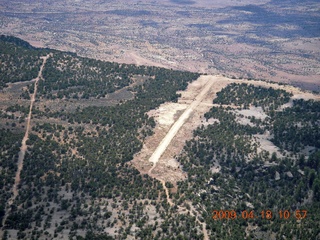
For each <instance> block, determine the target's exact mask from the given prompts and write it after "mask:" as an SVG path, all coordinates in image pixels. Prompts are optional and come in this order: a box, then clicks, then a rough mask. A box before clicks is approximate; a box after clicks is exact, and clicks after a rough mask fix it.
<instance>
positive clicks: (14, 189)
mask: <svg viewBox="0 0 320 240" xmlns="http://www.w3.org/2000/svg"><path fill="white" fill-rule="evenodd" d="M49 56H50V55H47V56H44V57H41V59H42V60H43V63H42V65H41V67H40V70H39V73H38V76H37V77H36V78H35V79H34V80H35V84H34V92H33V94H30V97H31V100H30V108H29V114H28V117H27V127H26V132H25V134H24V137H23V139H22V142H21V147H20V152H19V155H18V169H17V172H16V176H15V179H14V184H13V187H12V193H13V196H12V197H11V198H10V199H9V201H8V203H7V207H6V213H5V215H4V217H3V220H2V227H4V226H5V223H6V220H7V217H8V215H9V213H10V206H11V205H12V204H13V202H14V200H15V199H16V197H17V196H18V194H19V191H18V186H19V184H20V174H21V171H22V168H23V160H24V157H25V154H26V150H27V140H28V138H29V130H30V122H31V116H32V108H33V104H34V102H35V99H36V94H37V87H38V81H39V80H40V79H43V77H42V71H43V68H44V65H45V64H46V61H47V59H48V58H49Z"/></svg>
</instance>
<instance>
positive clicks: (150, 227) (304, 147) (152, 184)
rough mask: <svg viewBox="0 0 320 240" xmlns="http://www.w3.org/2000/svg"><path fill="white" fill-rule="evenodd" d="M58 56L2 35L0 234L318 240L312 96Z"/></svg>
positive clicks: (258, 82)
mask: <svg viewBox="0 0 320 240" xmlns="http://www.w3.org/2000/svg"><path fill="white" fill-rule="evenodd" d="M78 3H79V2H77V1H73V2H71V1H70V2H69V1H67V2H66V4H70V5H72V6H74V7H77V6H78V5H77V4H78ZM81 3H82V6H83V7H84V8H86V5H85V4H84V2H81ZM92 3H93V2H90V3H89V2H87V4H88V5H90V6H91V4H92ZM106 3H107V2H100V4H99V6H100V5H101V6H103V4H106ZM11 4H12V6H16V5H15V4H17V5H18V6H19V5H20V4H22V3H21V2H15V1H13V2H12V3H11ZM42 4H45V2H42V3H38V5H37V4H36V3H35V2H33V1H30V4H29V5H26V6H29V11H30V13H31V12H32V11H35V12H37V11H40V10H41V11H43V9H42V8H40V7H41V5H42ZM83 4H84V5H83ZM110 4H111V3H110ZM136 4H138V5H139V4H142V3H141V2H137V3H136ZM153 4H155V3H153ZM167 4H168V6H172V8H177V7H179V8H181V7H182V6H186V5H188V6H189V5H192V6H194V7H196V8H201V9H203V8H205V2H203V3H202V4H200V3H199V2H195V1H170V2H168V3H167ZM203 4H204V5H203ZM208 4H209V3H208ZM225 4H226V6H225V7H229V5H228V2H225ZM261 4H262V5H263V4H264V3H263V2H261ZM36 5H37V6H38V7H37V8H31V6H34V7H35V6H36ZM238 5H239V6H238V7H239V8H241V7H243V5H242V4H240V3H238ZM48 6H49V5H48ZM68 6H69V5H68ZM21 9H23V10H21ZM21 9H20V10H21V11H26V9H27V8H21ZM65 9H67V7H66V6H65V5H61V8H60V10H59V11H62V10H64V11H65ZM77 9H78V10H77V11H81V8H77ZM48 11H49V10H48ZM56 11H57V12H58V14H61V12H59V11H58V9H56ZM99 11H100V10H99ZM125 13H126V11H125V12H122V13H121V12H117V13H116V15H117V14H118V15H121V16H122V15H124V16H126V14H125ZM43 14H48V12H43ZM140 14H144V13H143V12H142V13H140ZM18 15H19V14H18ZM35 15H37V14H35ZM80 15H81V14H79V16H80ZM12 16H15V15H14V14H13V15H12ZM19 16H20V15H19ZM38 16H39V15H38ZM41 21H42V20H41ZM24 22H27V21H26V20H24ZM70 23H72V21H71V22H70ZM42 36H44V35H42ZM47 36H50V34H48V35H47ZM70 36H71V35H70ZM39 37H40V35H39ZM44 43H45V41H44ZM84 44H86V43H84ZM61 46H62V45H61ZM66 46H67V47H66V48H68V45H66ZM62 48H63V47H62ZM83 49H84V48H83ZM66 50H68V51H61V50H57V49H54V48H48V47H46V48H41V47H39V45H37V46H34V45H32V44H30V43H28V42H26V41H24V40H22V39H20V38H17V37H14V36H7V35H1V36H0V80H1V81H0V178H1V181H0V223H1V225H0V238H1V239H77V240H78V239H80V240H81V239H88V240H89V239H101V240H102V239H110V240H111V239H143V240H144V239H150V240H151V239H152V240H153V239H179V240H180V239H205V240H207V239H319V238H320V230H319V229H320V216H319V214H318V213H319V211H320V126H319V125H320V122H319V119H320V95H319V94H318V93H316V92H314V91H308V90H306V89H302V88H300V87H297V86H293V85H291V84H286V83H283V82H281V81H279V82H277V81H271V80H270V79H269V80H265V79H263V80H262V79H258V78H257V79H255V78H245V77H243V76H241V77H237V76H236V75H234V76H232V77H228V76H226V75H224V74H201V73H198V72H192V71H186V70H182V69H178V68H177V69H168V68H163V67H160V66H146V65H135V64H129V63H123V62H122V63H120V62H119V63H117V62H110V61H105V60H101V59H95V58H88V57H84V56H83V54H82V53H83V52H82V53H81V55H78V54H77V53H74V52H71V51H69V50H70V49H66ZM315 62H316V61H315ZM141 63H142V62H141ZM150 65H151V64H150ZM309 77H310V79H312V76H311V75H310V76H309Z"/></svg>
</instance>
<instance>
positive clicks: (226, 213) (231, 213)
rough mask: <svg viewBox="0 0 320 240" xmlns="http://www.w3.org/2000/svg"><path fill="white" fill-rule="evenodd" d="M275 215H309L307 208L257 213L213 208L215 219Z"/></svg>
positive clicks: (254, 217) (301, 217)
mask: <svg viewBox="0 0 320 240" xmlns="http://www.w3.org/2000/svg"><path fill="white" fill-rule="evenodd" d="M275 217H279V218H280V219H285V220H288V219H290V218H295V219H297V220H302V219H304V218H306V217H307V210H295V211H294V212H290V211H289V210H279V211H277V212H273V211H271V210H262V211H261V212H260V213H258V214H257V213H255V212H254V210H251V211H247V210H243V211H241V213H237V212H236V211H235V210H213V212H212V218H213V219H214V220H221V219H267V220H272V219H274V218H275Z"/></svg>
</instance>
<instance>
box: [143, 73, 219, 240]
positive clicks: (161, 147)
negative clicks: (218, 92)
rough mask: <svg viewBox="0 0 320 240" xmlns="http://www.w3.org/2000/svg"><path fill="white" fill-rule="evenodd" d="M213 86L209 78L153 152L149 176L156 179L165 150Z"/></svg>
mask: <svg viewBox="0 0 320 240" xmlns="http://www.w3.org/2000/svg"><path fill="white" fill-rule="evenodd" d="M210 80H211V81H210ZM213 84H214V81H212V79H210V78H207V83H206V85H205V87H204V88H203V89H202V91H201V92H200V93H199V94H198V96H197V97H196V98H195V99H194V101H193V102H192V103H191V104H190V105H189V106H188V107H187V109H186V110H185V111H184V112H183V113H182V115H181V116H180V117H179V119H178V120H177V121H176V122H175V123H174V124H173V126H172V127H171V128H170V130H169V132H168V133H167V135H166V136H165V137H164V138H163V139H162V141H161V142H160V144H159V145H158V147H157V148H156V150H155V151H154V152H153V154H152V155H151V157H150V158H149V162H152V163H153V166H152V168H151V169H150V170H149V172H148V174H149V175H150V176H152V177H154V176H153V174H152V171H153V169H154V168H155V167H156V165H157V162H158V161H159V159H160V157H161V156H162V154H163V153H164V152H165V150H166V149H167V147H168V146H169V144H170V143H171V141H172V139H173V138H174V137H175V135H176V134H177V133H178V131H179V130H180V128H181V127H182V126H183V125H184V123H185V122H186V121H187V119H188V118H189V117H190V115H191V113H192V112H193V110H194V109H195V108H196V107H197V106H198V105H199V104H200V103H201V102H202V101H203V99H204V98H205V96H206V94H207V93H208V92H209V90H210V89H211V88H212V87H213ZM157 179H158V180H159V181H160V182H161V183H162V185H163V188H164V190H165V192H166V195H167V202H168V203H169V205H170V206H173V205H174V203H173V202H172V200H171V198H170V195H169V190H168V188H167V187H166V186H165V181H164V180H163V179H159V178H157ZM179 208H180V209H182V208H181V207H179ZM197 221H198V223H199V224H200V225H202V232H203V234H204V239H205V240H208V239H209V236H208V232H207V229H206V224H205V223H201V222H200V221H199V219H198V218H197Z"/></svg>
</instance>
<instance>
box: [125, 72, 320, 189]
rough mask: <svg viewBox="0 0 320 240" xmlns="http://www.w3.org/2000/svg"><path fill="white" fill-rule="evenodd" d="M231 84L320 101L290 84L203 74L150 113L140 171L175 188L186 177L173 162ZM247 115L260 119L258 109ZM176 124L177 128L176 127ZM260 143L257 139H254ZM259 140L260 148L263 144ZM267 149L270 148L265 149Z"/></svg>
mask: <svg viewBox="0 0 320 240" xmlns="http://www.w3.org/2000/svg"><path fill="white" fill-rule="evenodd" d="M230 83H247V84H253V85H255V86H261V87H266V88H269V87H272V88H275V89H283V90H286V91H288V92H291V93H293V97H292V99H299V98H303V99H315V100H318V101H319V100H320V96H319V95H314V94H312V93H310V92H305V91H302V90H301V89H299V88H296V87H293V86H290V85H279V84H277V83H270V82H265V81H259V80H254V81H253V80H244V79H230V78H227V77H223V76H212V75H202V76H200V77H199V78H198V79H197V80H196V81H194V82H192V83H190V84H189V86H188V88H187V89H186V90H185V91H181V92H179V93H180V94H181V97H180V98H179V100H178V102H177V103H164V104H162V105H161V106H160V107H159V108H158V109H155V110H151V111H150V112H149V113H148V115H149V116H150V117H151V116H153V117H154V118H155V120H156V127H155V129H154V134H153V135H152V136H150V137H148V138H147V139H146V140H145V142H144V145H143V148H142V150H141V151H140V152H139V153H138V154H136V155H135V157H134V159H133V160H132V162H131V163H132V164H133V165H134V166H135V167H136V168H137V169H138V170H139V171H140V172H141V173H145V174H149V175H150V176H151V177H154V178H156V179H158V180H160V181H163V182H165V181H169V182H171V183H173V184H174V185H175V183H176V182H177V181H181V180H183V179H185V178H186V177H187V175H186V173H185V172H183V171H182V169H181V166H180V164H179V163H178V162H177V161H176V159H175V156H177V155H178V154H179V153H180V152H181V151H182V149H183V146H184V144H185V142H186V141H187V140H190V139H191V138H192V135H193V130H195V129H196V128H197V127H199V126H201V125H202V124H203V125H207V124H208V123H207V122H206V120H205V119H204V117H203V115H204V114H205V113H206V112H208V111H209V110H210V108H211V107H212V106H213V104H212V100H213V99H214V98H215V97H216V93H217V92H219V91H221V89H222V88H224V87H226V86H227V85H228V84H230ZM248 111H249V112H250V114H249V115H252V116H255V117H256V118H259V117H260V116H261V114H264V113H261V109H250V110H248ZM178 125H179V126H178ZM257 140H258V141H259V138H257ZM264 142H266V141H265V139H262V141H261V143H262V144H261V148H262V149H263V148H264V146H263V143H264ZM265 147H266V150H267V149H269V148H270V146H265Z"/></svg>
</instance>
